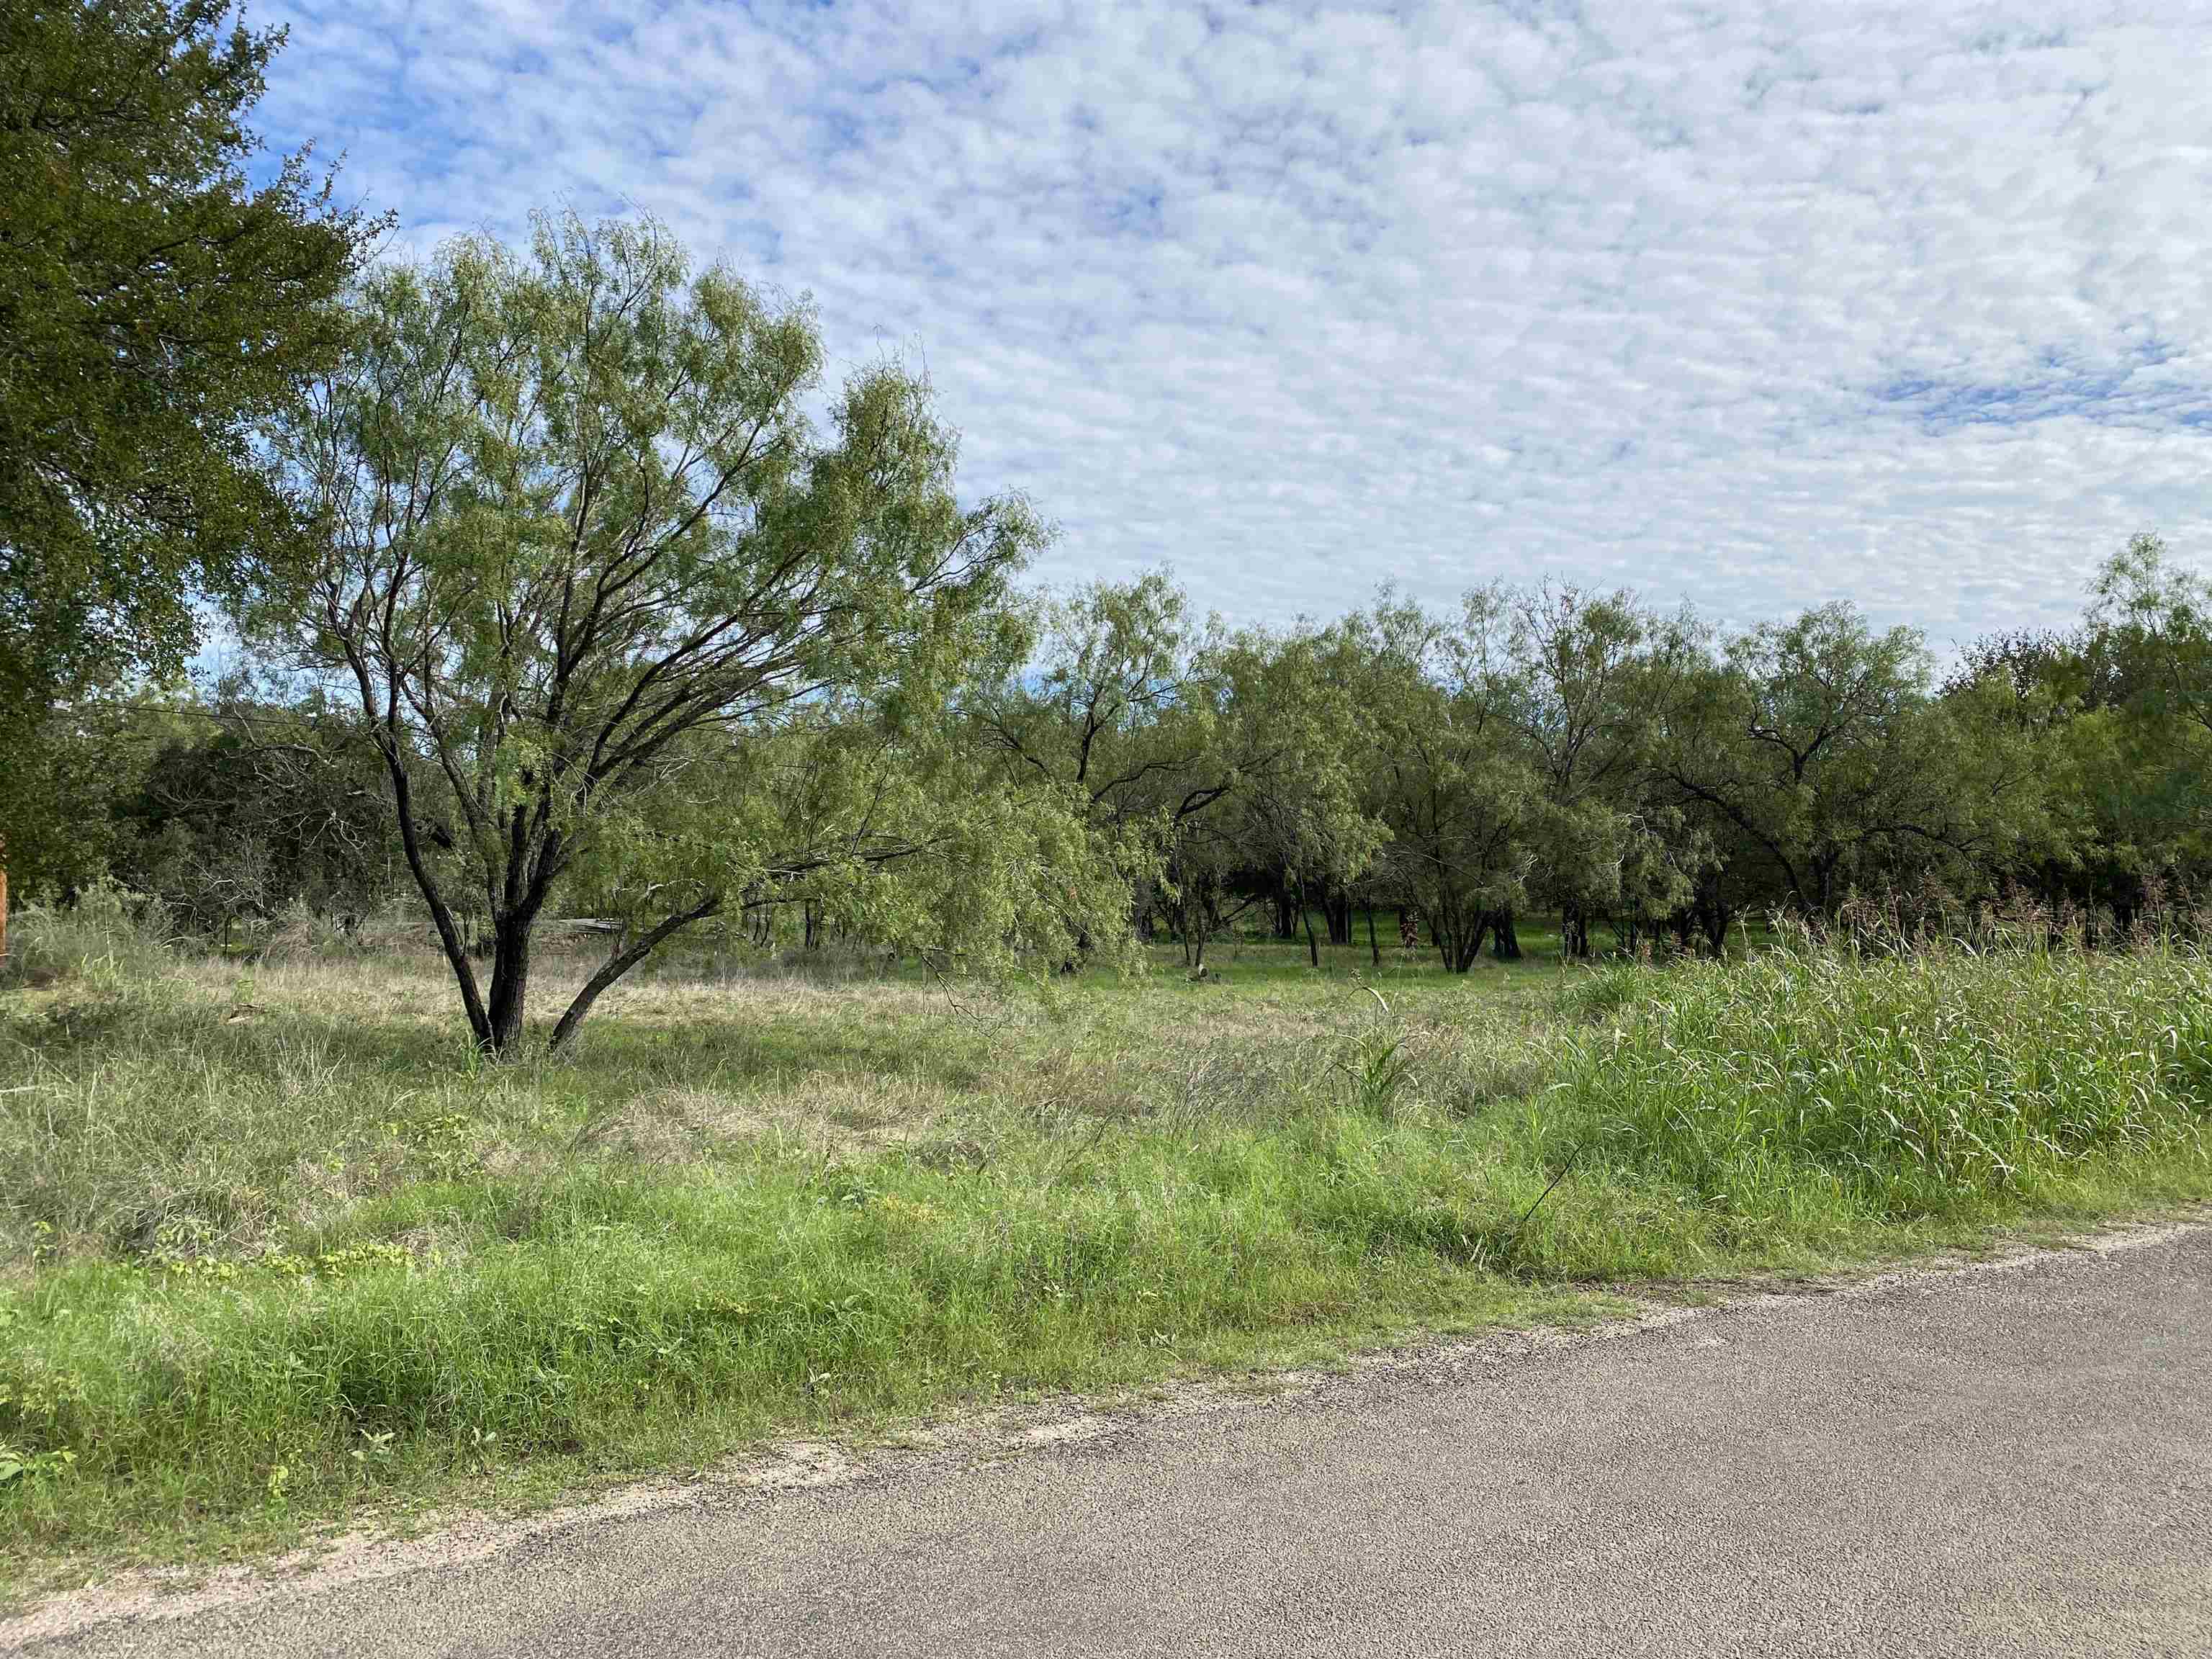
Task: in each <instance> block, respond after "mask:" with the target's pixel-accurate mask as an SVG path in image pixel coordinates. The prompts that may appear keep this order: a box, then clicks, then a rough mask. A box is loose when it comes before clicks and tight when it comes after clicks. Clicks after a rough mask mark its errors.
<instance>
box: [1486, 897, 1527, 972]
mask: <svg viewBox="0 0 2212 1659" xmlns="http://www.w3.org/2000/svg"><path fill="white" fill-rule="evenodd" d="M1491 927H1492V930H1493V931H1494V932H1495V933H1496V934H1497V937H1498V944H1497V947H1496V949H1495V951H1494V952H1493V954H1494V955H1495V956H1496V957H1498V960H1499V961H1500V962H1518V961H1520V960H1521V935H1520V934H1519V933H1516V932H1515V931H1514V929H1513V913H1512V912H1511V911H1510V910H1500V911H1499V912H1498V915H1497V917H1496V918H1495V919H1494V920H1493V921H1492V923H1491Z"/></svg>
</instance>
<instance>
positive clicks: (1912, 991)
mask: <svg viewBox="0 0 2212 1659" xmlns="http://www.w3.org/2000/svg"><path fill="white" fill-rule="evenodd" d="M1531 942H1532V943H1533V942H1534V940H1533V938H1532V939H1531ZM1546 943H1547V944H1553V941H1549V940H1547V941H1546ZM18 944H19V948H18V951H17V954H16V957H15V964H16V968H17V972H18V974H19V976H20V978H21V980H33V981H44V982H43V983H42V984H38V985H35V986H33V985H30V984H27V983H21V982H19V984H18V988H17V989H16V991H15V993H14V994H12V995H11V996H9V999H8V1000H6V1001H5V1002H4V1003H0V1009H4V1015H0V1018H4V1020H5V1024H4V1026H0V1089H4V1090H5V1091H6V1092H4V1093H0V1192H4V1193H5V1194H6V1199H5V1201H4V1207H0V1229H4V1231H0V1254H3V1255H4V1263H5V1266H4V1275H5V1277H4V1281H0V1282H3V1283H4V1290H3V1291H0V1328H4V1330H5V1332H6V1336H7V1340H6V1341H5V1343H4V1344H0V1442H4V1449H0V1536H4V1537H5V1538H6V1539H7V1540H8V1543H7V1545H6V1546H5V1548H6V1551H7V1553H8V1556H9V1559H10V1565H11V1567H12V1569H13V1570H14V1571H15V1572H16V1574H17V1575H18V1577H19V1580H20V1581H21V1582H24V1583H27V1582H32V1581H33V1579H36V1578H41V1577H45V1576H46V1574H47V1573H49V1572H51V1571H52V1567H53V1563H54V1562H55V1561H57V1560H58V1559H61V1558H63V1557H65V1556H73V1557H75V1558H76V1559H78V1560H80V1561H82V1559H85V1557H86V1556H87V1555H88V1554H93V1555H98V1556H103V1557H111V1558H112V1557H114V1556H117V1555H121V1554H131V1555H155V1556H169V1555H174V1554H177V1553H204V1552H206V1551H208V1550H210V1549H213V1550H218V1551H219V1550H222V1549H224V1548H227V1547H242V1546H248V1545H251V1546H265V1545H267V1544H269V1543H271V1542H275V1541H281V1540H283V1538H285V1537H287V1536H289V1535H290V1534H292V1533H294V1532H295V1530H296V1529H298V1528H301V1527H302V1526H305V1525H307V1524H308V1523H310V1522H319V1521H323V1520H326V1519H331V1518H337V1517H343V1516H347V1515H349V1514H351V1513H355V1512H356V1511H358V1510H361V1509H362V1508H363V1507H364V1506H371V1507H378V1506H388V1505H389V1504H392V1503H394V1502H404V1501H410V1500H415V1499H423V1498H448V1499H450V1498H456V1497H464V1498H469V1499H471V1500H483V1499H490V1500H494V1501H507V1500H513V1499H517V1498H524V1497H527V1496H528V1495H530V1494H532V1493H541V1492H550V1491H552V1490H555V1489H557V1488H560V1487H562V1486H573V1485H574V1484H576V1483H579V1482H584V1481H588V1480H592V1479H594V1478H599V1477H605V1476H611V1475H616V1474H622V1473H624V1472H631V1471H639V1470H644V1469H648V1468H665V1467H671V1466H677V1467H690V1466H697V1465H701V1464H703V1463H705V1462H709V1461H711V1460H713V1459H714V1458H716V1457H717V1456H720V1455H725V1454H727V1453H729V1452H731V1451H732V1450H734V1449H741V1448H742V1447H744V1445H746V1444H747V1443H756V1442H757V1441H758V1440H760V1439H761V1438H762V1437H765V1436H768V1435H770V1434H772V1433H775V1432H778V1431H794V1430H800V1429H805V1430H808V1431H867V1430H869V1429H870V1428H872V1427H875V1426H880V1425H883V1424H884V1423H886V1422H887V1421H890V1420H891V1419H896V1418H898V1417H900V1416H902V1415H908V1414H912V1413H922V1412H928V1411H933V1410H942V1409H945V1408H948V1407H961V1406H963V1405H969V1404H974V1403H977V1402H988V1401H992V1400H994V1399H999V1398H1002V1397H1006V1396H1009V1395H1022V1394H1025V1393H1030V1392H1032V1391H1036V1390H1044V1389H1062V1388H1081V1389H1112V1388H1118V1387H1126V1386H1131V1385H1141V1384H1144V1383H1148V1382H1151V1381H1153V1380H1156V1379H1160V1378H1163V1377H1165V1376H1170V1375H1173V1374H1176V1373H1179V1372H1185V1371H1188V1370H1193V1369H1195V1368H1201V1367H1207V1366H1218V1365H1242V1364H1254V1363H1262V1362H1268V1361H1279V1360H1283V1359H1286V1358H1310V1357H1315V1356H1317V1355H1325V1354H1327V1353H1329V1352H1338V1351H1341V1350H1342V1349H1344V1348H1345V1347H1346V1346H1354V1345H1357V1344H1359V1343H1363V1342H1372V1341H1375V1340H1382V1339H1385V1338H1387V1337H1389V1336H1390V1335H1392V1334H1397V1333H1402V1332H1404V1331H1407V1330H1408V1329H1411V1328H1431V1329H1433V1328H1446V1329H1449V1328H1470V1327H1474V1326H1479V1325H1481V1324H1484V1323H1487V1322H1498V1321H1502V1320H1504V1321H1528V1320H1555V1319H1565V1318H1571V1317H1577V1316H1587V1315H1588V1314H1589V1313H1590V1312H1592V1311H1594V1310H1596V1309H1597V1308H1598V1307H1599V1306H1601V1302H1600V1301H1599V1300H1598V1299H1596V1298H1597V1297H1601V1296H1602V1295H1603V1294H1604V1293H1605V1292H1607V1291H1617V1290H1618V1289H1620V1287H1623V1286H1632V1285H1635V1284H1636V1283H1638V1281H1651V1280H1662V1281H1671V1280H1678V1279H1699V1278H1705V1277H1711V1276H1715V1275H1720V1276H1727V1275H1734V1274H1740V1273H1744V1272H1747V1271H1751V1270H1761V1269H1764V1270H1784V1271H1790V1270H1803V1269H1812V1268H1815V1267H1820V1266H1821V1265H1823V1264H1826V1263H1830V1262H1833V1261H1838V1260H1849V1259H1860V1258H1864V1257H1867V1256H1869V1255H1879V1254H1884V1253H1889V1252H1894V1251H1899V1250H1904V1249H1912V1248H1915V1247H1921V1246H1925V1245H1929V1244H1932V1243H1958V1242H1964V1241H1970V1240H1972V1239H1974V1238H1976V1237H1981V1236H1983V1235H1984V1232H1985V1230H1987V1229H1989V1228H1990V1227H1991V1226H1993V1225H2000V1224H2006V1223H2017V1222H2021V1221H2026V1220H2029V1219H2034V1218H2051V1219H2059V1220H2066V1221H2075V1220H2081V1219H2086V1218H2092V1217H2095V1216H2098V1215H2102V1214H2107V1213H2111V1212H2115V1211H2121V1210H2128V1209H2138V1208H2142V1207H2146V1206H2154V1205H2157V1204H2160V1203H2163V1202H2170V1201H2177V1200H2189V1199H2194V1198H2199V1197H2203V1196H2204V1195H2206V1194H2208V1193H2212V1143H2208V1139H2207V1135H2206V1128H2207V1122H2208V1115H2212V967H2208V964H2207V963H2205V961H2204V960H2203V958H2202V957H2200V956H2199V955H2197V953H2196V952H2195V951H2193V950H2191V949H2190V948H2187V947H2185V946H2183V945H2176V944H2173V943H2172V942H2170V941H2168V940H2166V939H2161V938H2159V937H2156V936H2148V935H2147V936H2145V937H2144V938H2142V939H2140V940H2138V941H2137V942H2136V945H2134V947H2133V948H2130V949H2126V950H2108V951H2101V952H2094V953H2092V952H2087V951H2081V950H2075V949H2069V948H2064V947H2063V945H2061V946H2060V947H2059V948H2045V946H2043V945H2040V944H2039V945H2038V946H2037V947H2036V948H2027V947H2025V946H2019V947H2005V948H1990V947H1989V946H1988V945H1986V943H1985V945H1984V947H1982V948H1970V947H1969V946H1967V945H1963V944H1957V943H1954V944H1948V945H1944V944H1936V945H1923V946H1921V947H1920V948H1917V949H1914V950H1911V951H1883V950H1880V949H1874V948H1869V947H1868V946H1867V945H1865V943H1864V942H1862V943H1861V944H1860V945H1850V944H1846V943H1841V942H1835V941H1830V942H1825V943H1824V942H1819V941H1814V940H1812V939H1800V940H1798V941H1797V942H1796V943H1795V944H1794V945H1790V946H1787V947H1784V946H1772V947H1768V948H1763V949H1761V950H1759V951H1756V952H1754V953H1753V954H1752V955H1751V956H1750V957H1748V958H1747V959H1744V958H1739V959H1737V960H1733V961H1729V962H1723V963H1714V962H1686V963H1681V964H1680V965H1677V966H1674V967H1672V968H1666V969H1658V968H1649V967H1641V966H1636V965H1622V966H1616V967H1613V968H1607V969H1584V968H1579V967H1577V968H1571V969H1563V968H1562V967H1561V966H1560V965H1559V962H1558V960H1557V958H1556V957H1553V958H1552V959H1551V960H1550V961H1549V962H1548V963H1542V964H1540V963H1537V962H1535V961H1534V960H1531V961H1528V962H1524V963H1519V964H1514V965H1510V966H1509V965H1504V964H1498V963H1485V964H1483V965H1481V966H1479V967H1477V968H1476V969H1473V970H1472V971H1471V972H1470V973H1468V974H1467V975H1455V974H1449V973H1445V972H1443V971H1441V970H1440V969H1437V968H1435V967H1433V966H1431V963H1430V959H1429V958H1428V957H1427V956H1426V954H1425V953H1421V954H1419V955H1418V956H1416V955H1415V954H1413V953H1395V954H1393V955H1391V956H1389V957H1386V960H1385V963H1384V967H1383V969H1382V970H1381V971H1380V972H1375V971H1373V970H1372V969H1371V968H1370V961H1369V957H1368V953H1367V952H1366V951H1364V949H1361V950H1357V951H1352V950H1346V951H1338V952H1334V953H1332V954H1330V955H1329V956H1328V957H1325V958H1324V962H1323V968H1322V971H1321V972H1318V973H1316V972H1315V971H1314V970H1313V969H1310V967H1309V966H1308V965H1307V958H1306V952H1305V951H1304V950H1303V948H1298V947H1291V946H1286V945H1277V944H1255V943H1252V942H1249V941H1248V942H1244V943H1243V944H1240V945H1233V946H1227V947H1225V948H1224V949H1223V951H1220V952H1218V954H1217V958H1216V969H1217V972H1216V976H1215V977H1213V978H1212V979H1210V980H1200V981H1194V980H1192V979H1190V978H1188V977H1187V976H1186V975H1183V974H1181V973H1177V972H1167V971H1162V972H1157V973H1153V974H1151V975H1143V976H1139V978H1136V979H1134V980H1132V981H1126V982H1120V983H1114V982H1104V981H1095V980H1092V981H1083V982H1081V983H1080V984H1079V985H1075V986H1073V987H1071V986H1069V985H1066V984H1065V983H1060V984H1054V983H1047V984H1045V985H1043V986H1042V987H1031V988H1028V989H1023V990H1006V989H1000V990H997V991H991V992H981V991H970V990H966V989H961V990H951V991H949V990H947V989H946V988H944V987H941V986H938V985H935V984H932V983H929V982H927V981H921V980H918V979H910V978H902V977H899V976H896V975H891V976H882V975H874V974H867V973H860V972H858V971H854V972H852V973H848V974H843V975H840V974H836V973H833V972H830V971H829V970H826V969H825V970H820V971H817V972H814V973H811V974H799V973H795V972H792V971H789V970H787V969H779V968H776V967H774V966H772V965H771V966H768V967H764V968H763V967H754V968H751V969H744V970H741V971H740V970H733V969H729V968H727V967H726V966H724V965H722V964H718V963H716V962H714V960H712V959H709V958H706V957H695V958H691V959H687V960H684V961H682V962H679V963H672V964H671V965H670V966H669V967H668V968H667V969H665V971H664V972H662V973H661V974H659V975H657V976H655V977H653V978H650V979H647V980H643V981H633V982H628V983H626V984H625V986H624V987H622V988H621V989H619V990H618V991H617V992H615V993H612V994H610V998H609V1003H610V1006H609V1008H608V1009H607V1011H606V1012H607V1017H606V1018H604V1019H603V1020H602V1021H601V1022H600V1023H599V1024H598V1025H597V1026H596V1028H595V1030H594V1032H593V1034H592V1036H591V1037H590V1039H589V1040H588V1041H586V1042H581V1043H580V1044H578V1045H576V1046H575V1047H574V1048H573V1049H572V1050H569V1051H567V1052H565V1053H563V1054H561V1055H558V1056H552V1055H549V1054H546V1053H545V1052H544V1050H543V1049H542V1048H541V1049H539V1050H538V1051H535V1052H534V1053H533V1054H531V1055H529V1056H526V1057H525V1058H523V1059H521V1060H513V1061H509V1062H507V1063H497V1062H492V1061H489V1060H485V1059H484V1058H483V1055H482V1054H481V1052H480V1051H479V1050H477V1048H475V1047H474V1046H473V1045H472V1044H471V1043H470V1042H469V1041H468V1038H467V1033H466V1032H465V1031H464V1030H457V1029H456V1027H455V1025H454V1024H453V1022H452V1021H451V1019H450V1018H448V1017H447V997H448V996H449V995H450V989H449V987H448V985H447V983H446V982H445V981H441V973H442V971H443V966H442V963H440V962H439V961H438V960H437V958H436V957H435V955H433V954H432V953H431V952H429V951H427V950H421V949H417V950H415V951H404V952H403V951H393V952H391V953H388V954H382V955H362V954H360V953H359V952H360V951H361V948H362V947H360V946H359V945H356V946H355V947H354V950H355V952H356V953H355V954H352V955H349V956H341V957H332V958H330V959H320V958H318V957H316V956H315V955H314V954H313V951H312V949H307V950H303V951H302V953H301V955H300V956H299V957H296V958H295V959H291V960H284V959H281V958H278V957H270V958H267V959H264V960H263V961H260V962H258V963H253V964H252V965H250V966H245V965H240V964H239V963H224V962H222V961H220V960H216V959H210V958H207V957H199V958H197V959H195V958H178V957H170V956H168V955H167V953H166V952H165V951H163V950H162V949H161V947H160V946H159V945H155V944H153V943H150V942H149V941H148V940H147V939H144V938H143V935H142V934H141V933H139V932H138V931H137V929H136V928H134V927H132V926H131V923H130V921H129V919H128V917H127V915H125V914H124V913H122V912H121V911H120V909H119V908H110V909H108V910H107V911H106V912H103V911H101V909H100V907H99V906H97V905H87V906H81V907H80V908H79V909H78V910H77V911H76V912H74V913H72V914H70V915H68V916H66V917H56V916H51V915H42V914H40V913H33V914H32V915H31V916H30V917H29V919H28V921H27V922H26V923H25V924H24V925H22V926H21V927H19V929H18ZM1554 948H1556V947H1555V945H1554ZM590 966H591V963H589V962H587V961H584V960H581V959H577V960H573V961H568V960H564V961H562V962H561V963H559V964H558V965H557V966H556V968H554V969H551V970H550V971H549V972H548V973H547V974H546V975H545V982H544V985H543V987H541V994H542V995H543V996H544V998H545V999H546V1003H547V1006H554V1005H556V1004H557V1003H558V1002H559V1001H560V1000H561V999H562V996H563V995H564V994H569V993H570V992H572V990H573V986H574V983H575V982H577V981H580V980H581V978H582V977H583V976H584V975H586V973H587V972H588V970H589V969H590ZM1593 1293H1595V1296H1594V1294H1593ZM41 1562H43V1563H45V1564H46V1565H44V1566H40V1565H39V1564H40V1563H41Z"/></svg>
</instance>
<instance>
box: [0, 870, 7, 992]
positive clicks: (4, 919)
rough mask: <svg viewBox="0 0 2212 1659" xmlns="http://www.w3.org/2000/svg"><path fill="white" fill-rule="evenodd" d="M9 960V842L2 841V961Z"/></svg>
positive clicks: (0, 927) (0, 884) (0, 922)
mask: <svg viewBox="0 0 2212 1659" xmlns="http://www.w3.org/2000/svg"><path fill="white" fill-rule="evenodd" d="M7 960H8V843H7V842H4V841H0V962H5V961H7Z"/></svg>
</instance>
